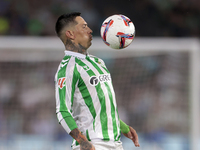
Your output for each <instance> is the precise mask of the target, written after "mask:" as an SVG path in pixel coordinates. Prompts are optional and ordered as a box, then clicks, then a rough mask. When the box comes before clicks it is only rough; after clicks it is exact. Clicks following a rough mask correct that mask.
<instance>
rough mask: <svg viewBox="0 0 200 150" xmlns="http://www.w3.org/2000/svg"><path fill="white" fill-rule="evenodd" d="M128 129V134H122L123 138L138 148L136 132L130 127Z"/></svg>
mask: <svg viewBox="0 0 200 150" xmlns="http://www.w3.org/2000/svg"><path fill="white" fill-rule="evenodd" d="M129 128H130V131H129V132H128V133H123V134H124V136H125V137H127V138H129V139H131V140H132V141H133V143H134V144H135V146H136V147H140V144H139V140H138V135H137V132H136V131H135V130H134V129H133V128H132V127H130V126H129Z"/></svg>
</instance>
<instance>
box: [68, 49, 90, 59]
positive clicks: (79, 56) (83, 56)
mask: <svg viewBox="0 0 200 150" xmlns="http://www.w3.org/2000/svg"><path fill="white" fill-rule="evenodd" d="M65 55H69V56H74V57H77V58H83V59H85V58H86V55H85V54H81V53H78V52H72V51H68V50H65ZM87 56H89V54H87Z"/></svg>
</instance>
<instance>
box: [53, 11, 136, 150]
mask: <svg viewBox="0 0 200 150" xmlns="http://www.w3.org/2000/svg"><path fill="white" fill-rule="evenodd" d="M55 29H56V33H57V35H58V37H59V38H60V39H61V41H62V42H63V43H64V45H65V49H66V50H65V56H64V58H63V60H62V61H61V63H60V65H59V67H58V70H57V73H56V75H55V93H56V114H57V118H58V121H59V123H60V124H61V125H62V127H63V128H64V129H65V130H66V132H67V133H68V134H70V135H71V136H72V137H73V142H72V149H73V150H123V147H122V142H121V141H120V133H121V132H122V133H123V134H124V135H125V136H126V137H128V138H130V139H131V140H132V141H133V142H134V144H135V146H136V147H139V146H140V145H139V142H138V135H137V133H136V131H135V130H134V129H133V128H132V127H130V126H128V125H126V124H125V123H124V122H123V121H121V120H120V119H119V115H118V111H117V104H116V99H115V93H114V89H113V85H112V81H111V75H110V73H109V71H108V69H107V68H106V66H105V64H104V62H103V60H101V59H100V58H97V57H95V56H92V55H89V54H88V52H87V49H88V48H89V47H90V45H91V41H92V30H91V29H90V28H89V27H88V25H87V23H86V21H85V20H84V19H83V18H82V17H81V16H80V13H78V12H73V13H70V14H63V15H61V16H60V17H59V18H58V20H57V22H56V27H55Z"/></svg>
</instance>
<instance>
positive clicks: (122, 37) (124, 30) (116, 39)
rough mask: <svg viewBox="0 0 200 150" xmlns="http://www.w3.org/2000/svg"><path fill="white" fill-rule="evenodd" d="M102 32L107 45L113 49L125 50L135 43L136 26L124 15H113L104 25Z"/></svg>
mask: <svg viewBox="0 0 200 150" xmlns="http://www.w3.org/2000/svg"><path fill="white" fill-rule="evenodd" d="M100 32H101V37H102V39H103V41H104V43H105V44H106V45H108V46H110V47H111V48H113V49H123V48H125V47H127V46H129V45H130V44H131V42H132V41H133V39H134V37H135V26H134V24H133V22H132V21H131V20H130V19H129V18H128V17H126V16H124V15H120V14H119V15H112V16H110V17H108V18H107V19H106V20H105V21H104V22H103V23H102V26H101V31H100Z"/></svg>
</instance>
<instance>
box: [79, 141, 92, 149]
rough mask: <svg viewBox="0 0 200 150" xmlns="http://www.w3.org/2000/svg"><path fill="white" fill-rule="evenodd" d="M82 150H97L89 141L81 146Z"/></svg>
mask: <svg viewBox="0 0 200 150" xmlns="http://www.w3.org/2000/svg"><path fill="white" fill-rule="evenodd" d="M80 150H95V147H94V146H93V145H92V144H91V143H90V142H89V141H86V142H82V143H81V144H80Z"/></svg>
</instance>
